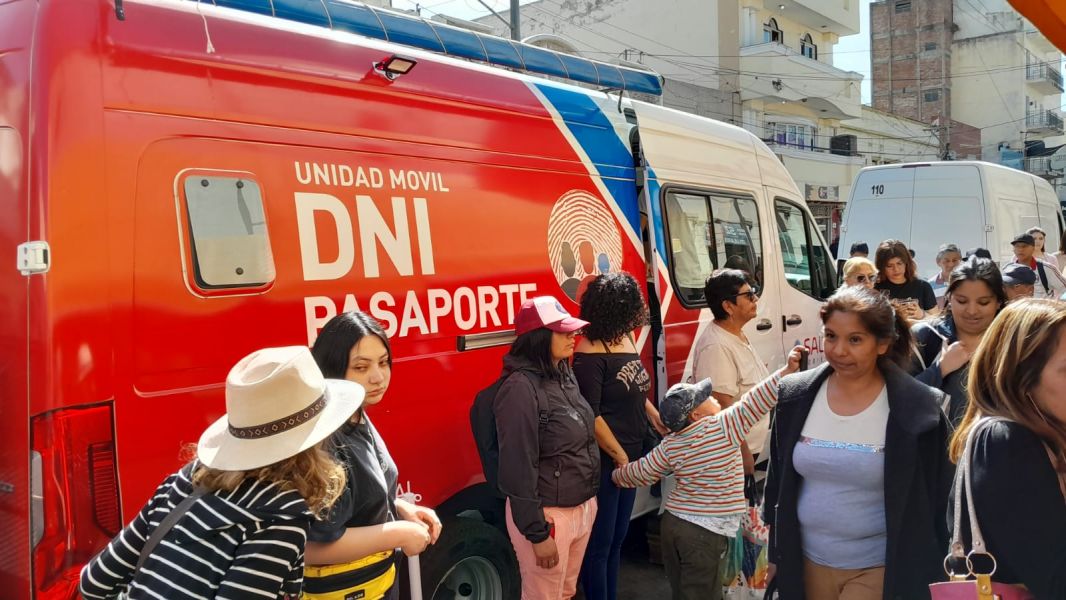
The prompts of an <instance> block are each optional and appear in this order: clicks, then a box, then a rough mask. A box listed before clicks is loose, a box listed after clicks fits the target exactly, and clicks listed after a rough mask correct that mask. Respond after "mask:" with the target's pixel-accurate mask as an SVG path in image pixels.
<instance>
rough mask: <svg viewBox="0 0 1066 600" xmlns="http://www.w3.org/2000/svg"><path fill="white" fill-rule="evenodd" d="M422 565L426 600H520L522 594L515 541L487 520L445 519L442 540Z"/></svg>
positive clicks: (424, 559)
mask: <svg viewBox="0 0 1066 600" xmlns="http://www.w3.org/2000/svg"><path fill="white" fill-rule="evenodd" d="M420 562H421V564H422V590H423V592H422V597H423V599H424V600H517V599H518V598H520V597H521V595H522V581H521V579H520V576H519V574H518V560H517V559H516V558H515V554H514V549H513V548H512V547H511V540H510V539H508V538H507V536H506V535H505V534H504V533H503V532H501V531H500V530H499V529H497V528H496V527H493V526H492V525H490V524H488V523H485V522H484V521H478V520H476V519H470V518H465V517H455V518H452V519H447V520H445V522H444V529H443V531H442V532H441V536H440V539H438V540H437V543H436V544H434V545H433V546H431V547H430V548H429V550H427V551H426V552H424V553H422V557H421V559H420Z"/></svg>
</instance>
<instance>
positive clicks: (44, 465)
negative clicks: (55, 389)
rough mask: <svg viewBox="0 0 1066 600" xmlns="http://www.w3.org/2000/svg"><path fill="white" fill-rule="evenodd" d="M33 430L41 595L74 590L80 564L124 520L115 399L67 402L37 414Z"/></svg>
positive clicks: (67, 594) (36, 569) (36, 574)
mask: <svg viewBox="0 0 1066 600" xmlns="http://www.w3.org/2000/svg"><path fill="white" fill-rule="evenodd" d="M32 436H33V439H32V445H33V455H32V457H33V460H32V465H33V469H32V473H31V475H32V478H33V481H32V482H31V488H32V492H33V501H32V503H31V514H30V522H31V526H32V530H33V539H34V540H37V541H36V543H35V544H34V549H33V579H34V588H35V590H36V593H37V596H36V597H37V598H38V599H41V598H49V599H52V598H56V599H58V598H62V599H64V600H65V599H67V598H75V597H77V589H78V577H79V574H80V572H81V567H82V566H83V565H84V564H85V563H86V562H88V560H89V559H90V558H92V557H93V556H94V555H96V553H97V552H99V551H100V550H101V549H102V548H103V547H104V546H105V545H107V543H108V542H109V541H110V540H111V538H112V537H114V535H115V534H116V533H118V530H119V529H120V527H121V523H122V519H121V515H120V512H119V498H118V474H117V471H116V469H115V440H114V433H113V427H112V407H111V405H110V404H106V405H98V406H91V407H86V408H69V409H62V410H57V411H55V412H51V413H48V414H45V415H40V416H38V417H34V419H33V424H32ZM38 465H39V466H38Z"/></svg>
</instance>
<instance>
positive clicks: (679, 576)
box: [612, 346, 803, 600]
mask: <svg viewBox="0 0 1066 600" xmlns="http://www.w3.org/2000/svg"><path fill="white" fill-rule="evenodd" d="M802 350H803V349H802V347H800V346H797V347H796V348H793V349H792V351H791V352H790V353H789V355H788V363H787V365H786V366H785V367H783V368H781V369H780V370H778V371H777V372H776V373H774V374H773V375H771V376H770V377H769V378H767V379H765V380H763V381H762V382H761V383H759V384H758V385H756V386H755V387H753V388H752V389H751V390H749V391H748V392H746V393H745V394H744V395H743V396H741V398H740V400H739V401H738V402H736V403H734V404H732V405H730V406H729V407H727V408H725V409H723V408H722V407H721V406H720V405H719V404H718V401H717V400H716V399H715V398H714V397H713V396H712V395H711V380H710V379H704V380H703V381H701V382H699V383H696V384H683V383H679V384H677V385H675V386H673V387H672V388H670V391H669V392H667V394H666V397H665V398H664V399H663V401H662V402H661V403H660V405H659V415H660V417H661V418H662V420H663V423H664V424H665V425H666V426H667V427H669V428H670V430H671V431H672V432H673V433H671V434H669V435H667V436H666V438H664V439H663V441H662V443H661V444H659V445H658V446H657V447H656V448H655V449H654V450H652V451H651V452H650V453H649V454H648V455H647V456H645V457H644V458H642V459H640V460H639V461H636V462H631V463H629V464H627V465H625V466H623V467H621V468H618V469H615V470H614V473H612V479H613V480H614V482H615V483H616V484H618V485H619V486H621V487H640V486H645V485H651V484H652V483H655V482H656V481H658V480H660V479H662V478H663V477H665V476H666V475H668V474H670V473H673V474H674V477H675V478H676V486H675V487H674V489H673V491H671V492H670V495H669V497H667V499H666V504H665V508H666V512H665V513H664V514H663V519H662V548H663V563H664V565H665V567H666V574H667V577H668V578H669V579H670V588H671V589H672V591H673V596H672V597H673V600H697V599H698V600H720V599H721V598H722V585H723V582H722V581H721V576H720V575H719V570H718V563H719V560H720V559H721V557H722V555H723V554H724V553H725V550H726V544H727V543H728V540H729V538H730V537H733V536H735V535H736V533H737V530H739V528H740V517H741V515H742V514H743V513H744V510H745V508H746V507H747V503H746V501H745V499H744V471H743V463H742V460H741V454H740V445H741V443H742V442H743V441H744V436H745V435H746V434H747V433H748V431H749V430H750V429H751V428H752V426H753V425H755V424H756V423H757V422H758V421H759V420H760V419H762V418H763V417H764V416H765V415H767V414H769V413H770V411H771V410H772V409H773V407H774V405H776V404H777V386H778V382H779V381H780V380H781V377H783V376H784V375H787V374H789V373H794V372H796V371H797V370H798V369H799V362H800V356H801V354H802Z"/></svg>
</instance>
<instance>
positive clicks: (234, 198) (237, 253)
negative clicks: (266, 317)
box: [181, 174, 274, 291]
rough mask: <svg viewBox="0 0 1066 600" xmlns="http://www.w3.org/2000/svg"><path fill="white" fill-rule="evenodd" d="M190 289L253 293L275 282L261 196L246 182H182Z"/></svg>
mask: <svg viewBox="0 0 1066 600" xmlns="http://www.w3.org/2000/svg"><path fill="white" fill-rule="evenodd" d="M181 189H182V190H183V191H184V192H185V212H186V218H187V219H188V223H187V227H188V239H189V241H190V243H189V246H190V247H191V248H190V251H191V252H192V257H191V258H192V260H191V261H190V262H191V264H192V268H193V273H192V275H193V281H190V283H191V284H192V285H194V286H195V287H196V288H199V289H200V290H202V291H207V290H218V289H234V288H236V289H240V290H242V291H244V288H257V287H262V286H264V285H267V284H269V283H272V282H273V281H274V256H273V254H272V252H271V250H270V238H269V237H267V228H266V218H265V215H264V212H263V196H262V193H261V191H260V188H259V184H258V183H257V182H256V181H255V180H254V179H252V178H250V177H233V176H229V175H227V176H219V175H204V174H193V175H188V176H186V177H185V181H184V185H183V186H182V187H181Z"/></svg>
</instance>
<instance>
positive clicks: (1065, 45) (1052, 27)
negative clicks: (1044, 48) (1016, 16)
mask: <svg viewBox="0 0 1066 600" xmlns="http://www.w3.org/2000/svg"><path fill="white" fill-rule="evenodd" d="M1010 3H1011V5H1013V6H1014V8H1015V9H1016V10H1017V11H1018V12H1020V13H1022V15H1023V16H1024V17H1025V18H1026V19H1029V21H1030V22H1032V24H1033V25H1035V26H1036V28H1037V29H1039V30H1040V31H1041V33H1043V34H1044V36H1045V37H1047V39H1048V40H1050V41H1051V43H1052V44H1055V46H1057V47H1058V48H1059V50H1063V51H1066V2H1063V0H1010Z"/></svg>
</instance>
